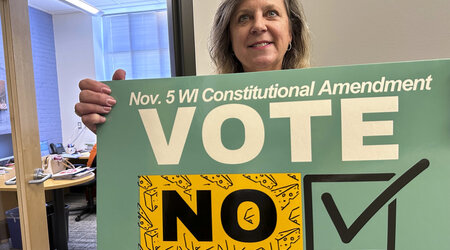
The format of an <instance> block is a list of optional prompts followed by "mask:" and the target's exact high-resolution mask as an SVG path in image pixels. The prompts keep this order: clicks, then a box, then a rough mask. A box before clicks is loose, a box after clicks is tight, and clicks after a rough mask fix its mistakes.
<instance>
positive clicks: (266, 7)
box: [230, 0, 292, 72]
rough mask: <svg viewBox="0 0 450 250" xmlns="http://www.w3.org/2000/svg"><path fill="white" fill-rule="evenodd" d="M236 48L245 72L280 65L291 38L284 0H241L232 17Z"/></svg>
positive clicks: (232, 37) (234, 47) (268, 68)
mask: <svg viewBox="0 0 450 250" xmlns="http://www.w3.org/2000/svg"><path fill="white" fill-rule="evenodd" d="M230 35H231V44H232V46H233V52H234V54H235V55H236V57H237V58H238V60H239V61H240V62H241V64H242V66H243V68H244V71H245V72H252V71H264V70H278V69H281V66H282V63H283V57H284V54H285V53H286V50H287V49H288V45H289V43H290V42H291V39H292V37H291V32H290V27H289V19H288V15H287V11H286V7H285V5H284V1H283V0H242V2H241V3H240V4H239V6H238V7H237V8H236V10H235V12H234V13H233V15H232V16H231V20H230Z"/></svg>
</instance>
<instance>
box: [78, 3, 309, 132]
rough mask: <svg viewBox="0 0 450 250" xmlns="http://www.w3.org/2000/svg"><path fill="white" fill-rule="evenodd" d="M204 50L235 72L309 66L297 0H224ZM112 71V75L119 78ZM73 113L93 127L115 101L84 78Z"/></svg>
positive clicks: (122, 74)
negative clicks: (208, 43)
mask: <svg viewBox="0 0 450 250" xmlns="http://www.w3.org/2000/svg"><path fill="white" fill-rule="evenodd" d="M210 55H211V57H212V59H213V62H214V63H215V65H216V67H217V72H218V73H220V74H223V73H238V72H255V71H267V70H281V69H294V68H304V67H308V66H309V31H308V27H307V25H306V21H305V17H304V15H303V11H302V9H301V7H300V6H299V3H298V0H224V1H223V2H222V3H221V5H220V6H219V8H218V10H217V12H216V16H215V18H214V24H213V28H212V33H211V40H210ZM124 79H125V71H123V70H120V69H119V70H117V71H116V72H115V73H114V76H113V80H124ZM79 86H80V89H81V92H80V102H79V103H77V104H76V105H75V113H76V114H77V115H79V116H80V117H81V119H82V121H83V123H84V124H85V125H86V126H87V127H88V128H89V129H90V130H91V131H92V132H94V133H95V132H96V130H97V126H96V125H97V124H101V123H104V122H105V121H106V118H105V117H104V116H102V114H107V113H109V112H110V111H111V108H112V106H114V104H115V103H116V100H114V99H113V98H112V97H111V96H110V95H109V94H110V93H111V89H110V88H109V87H108V86H107V85H106V84H104V83H101V82H98V81H95V80H92V79H84V80H82V81H80V83H79Z"/></svg>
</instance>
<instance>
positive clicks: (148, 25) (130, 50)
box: [102, 10, 171, 79]
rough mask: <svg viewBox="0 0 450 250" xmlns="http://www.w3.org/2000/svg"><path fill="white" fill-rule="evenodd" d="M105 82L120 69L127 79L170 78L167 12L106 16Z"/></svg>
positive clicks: (104, 38) (104, 26) (103, 20)
mask: <svg viewBox="0 0 450 250" xmlns="http://www.w3.org/2000/svg"><path fill="white" fill-rule="evenodd" d="M102 23H103V60H104V62H103V66H104V73H105V78H106V79H108V78H110V77H111V76H112V75H113V73H114V71H115V70H116V69H118V68H122V69H124V70H126V71H127V79H142V78H162V77H170V74H171V71H170V55H169V38H168V24H167V10H154V11H145V12H136V13H124V14H114V15H105V16H103V18H102Z"/></svg>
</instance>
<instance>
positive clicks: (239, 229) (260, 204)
mask: <svg viewBox="0 0 450 250" xmlns="http://www.w3.org/2000/svg"><path fill="white" fill-rule="evenodd" d="M300 182H301V175H300V174H299V173H297V174H229V175H222V174H218V175H161V176H159V175H158V176H156V175H155V176H140V177H139V181H138V185H139V187H140V188H139V197H140V198H139V204H138V210H139V212H138V219H139V223H138V224H139V227H140V242H139V247H140V248H142V249H145V250H157V249H160V250H162V249H177V250H178V249H180V250H185V249H186V250H201V249H205V250H207V249H211V250H219V249H222V250H228V249H230V250H231V249H246V250H288V249H290V250H301V249H303V236H302V235H303V224H302V199H301V189H300V188H301V183H300Z"/></svg>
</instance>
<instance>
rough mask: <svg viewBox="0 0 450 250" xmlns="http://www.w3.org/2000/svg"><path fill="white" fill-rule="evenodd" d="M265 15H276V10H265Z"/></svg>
mask: <svg viewBox="0 0 450 250" xmlns="http://www.w3.org/2000/svg"><path fill="white" fill-rule="evenodd" d="M267 15H268V16H270V17H275V16H278V12H276V11H274V10H270V11H269V12H267Z"/></svg>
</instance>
